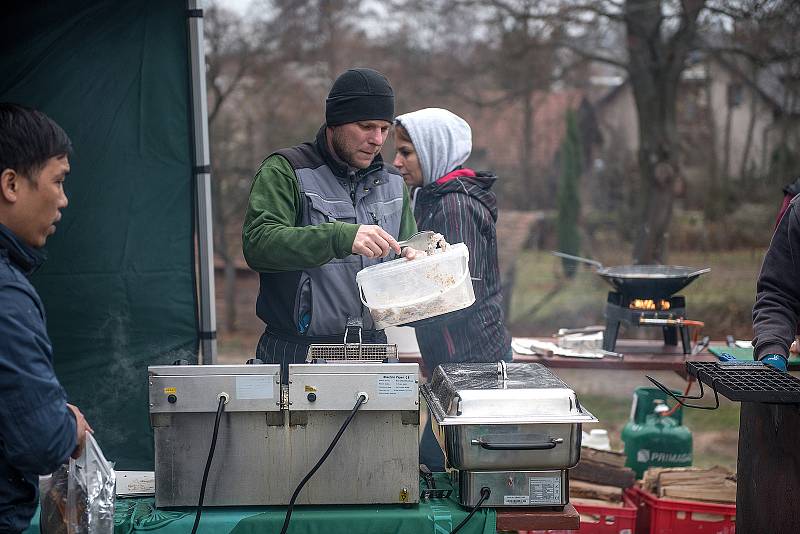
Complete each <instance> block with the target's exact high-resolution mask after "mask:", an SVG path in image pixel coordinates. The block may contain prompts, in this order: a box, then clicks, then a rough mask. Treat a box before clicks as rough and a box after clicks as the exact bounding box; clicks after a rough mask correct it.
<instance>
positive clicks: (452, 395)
mask: <svg viewBox="0 0 800 534" xmlns="http://www.w3.org/2000/svg"><path fill="white" fill-rule="evenodd" d="M420 390H421V392H422V395H423V397H424V398H425V400H426V401H427V403H428V406H429V407H430V409H431V413H433V416H434V417H435V418H436V421H437V422H438V423H439V424H440V425H466V424H521V423H592V422H596V421H597V419H596V418H595V417H594V416H593V415H592V414H591V413H589V412H588V411H586V410H585V409H583V407H582V406H581V405H580V404H579V403H578V399H577V397H576V396H575V392H574V391H573V390H572V389H570V388H569V386H567V384H565V383H564V382H563V381H562V380H561V379H560V378H558V377H557V376H555V375H554V374H553V373H551V372H550V371H549V370H548V369H547V368H546V367H543V366H542V365H540V364H538V363H509V364H506V363H505V362H499V363H447V364H443V365H440V366H439V367H437V368H436V370H435V371H434V373H433V377H432V378H431V382H430V384H424V385H423V386H422V387H421V388H420Z"/></svg>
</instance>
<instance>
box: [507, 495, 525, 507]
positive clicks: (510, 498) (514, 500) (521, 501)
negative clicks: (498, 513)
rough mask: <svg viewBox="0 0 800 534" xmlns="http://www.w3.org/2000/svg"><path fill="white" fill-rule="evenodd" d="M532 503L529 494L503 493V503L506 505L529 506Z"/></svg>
mask: <svg viewBox="0 0 800 534" xmlns="http://www.w3.org/2000/svg"><path fill="white" fill-rule="evenodd" d="M530 503H531V500H530V498H528V496H527V495H503V504H504V505H506V506H527V505H529V504H530Z"/></svg>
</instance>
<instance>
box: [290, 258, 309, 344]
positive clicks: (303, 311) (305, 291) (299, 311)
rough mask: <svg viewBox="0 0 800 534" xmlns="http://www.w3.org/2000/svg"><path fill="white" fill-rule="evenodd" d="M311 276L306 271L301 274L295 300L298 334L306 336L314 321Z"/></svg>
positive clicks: (295, 318) (294, 315)
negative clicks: (312, 320)
mask: <svg viewBox="0 0 800 534" xmlns="http://www.w3.org/2000/svg"><path fill="white" fill-rule="evenodd" d="M311 314H312V298H311V276H309V274H308V273H307V272H305V271H303V272H302V273H301V274H300V283H299V284H298V286H297V294H296V295H295V299H294V314H293V315H292V317H294V320H295V328H296V329H297V333H298V334H300V335H305V334H306V333H307V332H308V330H309V328H311V319H312V315H311Z"/></svg>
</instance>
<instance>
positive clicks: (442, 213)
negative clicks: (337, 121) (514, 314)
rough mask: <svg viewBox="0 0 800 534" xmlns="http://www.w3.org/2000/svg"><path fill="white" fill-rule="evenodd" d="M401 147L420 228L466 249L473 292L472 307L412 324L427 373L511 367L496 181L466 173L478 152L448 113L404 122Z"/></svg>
mask: <svg viewBox="0 0 800 534" xmlns="http://www.w3.org/2000/svg"><path fill="white" fill-rule="evenodd" d="M395 141H396V142H395V147H396V149H397V154H396V156H395V159H394V165H395V167H397V169H398V170H399V171H400V173H401V174H402V175H403V178H404V179H405V181H406V185H408V186H417V187H420V188H421V189H419V190H418V191H417V193H416V196H415V200H414V217H415V219H416V220H417V227H418V229H419V230H433V231H435V232H438V233H440V234H442V235H443V236H444V238H445V240H446V241H447V242H448V243H464V244H465V245H466V246H467V249H468V250H469V271H470V274H471V275H472V286H473V289H474V290H475V303H474V304H473V305H472V306H470V307H468V308H466V309H464V310H459V311H456V312H452V313H448V314H444V315H441V316H438V317H434V318H431V319H425V320H423V321H418V322H415V323H414V324H413V325H411V326H414V328H415V329H416V334H417V342H418V343H419V347H420V352H421V354H422V358H423V361H424V362H425V366H426V368H427V369H428V372H433V370H434V369H435V368H436V366H437V365H439V364H441V363H445V362H496V361H499V360H503V359H504V360H508V361H510V360H511V356H512V353H511V336H510V335H509V333H508V331H507V330H506V327H505V324H504V321H503V307H502V298H503V297H502V293H501V291H500V272H499V268H498V264H497V236H496V232H495V222H496V221H497V201H496V198H495V195H494V193H493V192H492V191H491V187H492V185H494V182H495V180H497V177H496V176H495V175H494V174H493V173H490V172H475V171H473V170H472V169H465V168H462V167H461V164H462V163H464V162H465V161H466V160H467V158H468V157H469V155H470V152H471V151H472V131H471V129H470V127H469V125H468V124H467V123H466V121H464V120H463V119H462V118H461V117H459V116H457V115H454V114H453V113H451V112H449V111H447V110H445V109H440V108H427V109H421V110H419V111H415V112H413V113H407V114H405V115H400V116H399V117H397V120H396V129H395Z"/></svg>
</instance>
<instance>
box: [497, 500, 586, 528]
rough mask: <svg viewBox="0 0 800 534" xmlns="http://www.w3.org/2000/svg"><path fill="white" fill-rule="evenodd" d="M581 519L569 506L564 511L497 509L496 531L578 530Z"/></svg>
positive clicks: (572, 507)
mask: <svg viewBox="0 0 800 534" xmlns="http://www.w3.org/2000/svg"><path fill="white" fill-rule="evenodd" d="M579 528H581V518H580V515H579V514H578V511H577V510H575V507H574V506H572V505H571V504H567V505H566V506H565V507H564V510H562V511H560V512H558V511H552V510H542V509H540V508H514V509H512V510H509V509H505V508H497V530H578V529H579Z"/></svg>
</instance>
